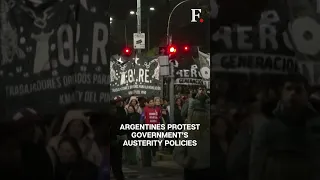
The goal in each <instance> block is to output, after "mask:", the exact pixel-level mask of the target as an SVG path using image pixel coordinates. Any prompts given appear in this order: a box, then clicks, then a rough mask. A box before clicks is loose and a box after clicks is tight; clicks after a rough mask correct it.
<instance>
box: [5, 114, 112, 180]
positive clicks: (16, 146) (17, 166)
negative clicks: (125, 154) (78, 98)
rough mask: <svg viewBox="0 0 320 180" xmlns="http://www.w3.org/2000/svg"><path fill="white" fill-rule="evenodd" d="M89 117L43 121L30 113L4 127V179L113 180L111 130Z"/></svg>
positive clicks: (14, 116) (63, 115)
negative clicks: (111, 176)
mask: <svg viewBox="0 0 320 180" xmlns="http://www.w3.org/2000/svg"><path fill="white" fill-rule="evenodd" d="M86 113H87V112H85V111H83V110H77V109H74V108H68V110H66V111H65V112H64V113H62V115H59V116H40V115H39V114H38V113H37V112H36V111H35V110H34V109H31V108H24V109H21V110H20V111H18V112H17V113H15V114H14V115H13V116H12V119H10V120H9V121H4V122H1V124H0V133H1V134H0V138H1V140H0V143H1V145H0V151H1V153H0V154H1V157H0V167H1V168H0V171H1V173H0V177H1V179H6V178H10V179H14V180H22V179H33V180H38V179H39V180H43V179H46V180H79V179H80V180H81V179H83V180H88V179H96V180H98V179H101V180H102V179H109V169H108V168H109V165H108V163H109V157H108V156H109V152H108V151H109V150H108V149H109V148H108V146H109V145H108V141H107V139H108V136H109V133H108V128H107V127H108V125H107V124H106V123H104V122H103V121H101V119H99V117H94V116H93V115H92V116H91V115H88V114H86ZM88 113H89V112H88ZM105 129H107V130H105Z"/></svg>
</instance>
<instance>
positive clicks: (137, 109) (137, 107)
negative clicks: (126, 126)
mask: <svg viewBox="0 0 320 180" xmlns="http://www.w3.org/2000/svg"><path fill="white" fill-rule="evenodd" d="M132 100H136V102H137V104H136V105H135V106H134V108H135V110H136V112H137V113H139V114H141V113H142V109H141V107H140V105H139V101H138V98H137V97H136V96H131V97H130V100H129V102H128V104H127V105H126V106H125V108H126V110H127V112H128V107H129V105H131V102H132Z"/></svg>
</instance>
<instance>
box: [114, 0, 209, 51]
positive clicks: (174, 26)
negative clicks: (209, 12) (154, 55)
mask: <svg viewBox="0 0 320 180" xmlns="http://www.w3.org/2000/svg"><path fill="white" fill-rule="evenodd" d="M181 1H182V0H142V2H141V6H142V10H141V12H142V13H141V14H142V32H144V33H147V18H150V49H152V48H156V47H158V46H159V45H164V42H165V40H166V37H165V36H166V27H167V20H168V16H169V13H170V11H171V10H172V8H173V7H174V6H175V5H176V4H178V3H179V2H181ZM150 7H154V8H155V11H153V12H150V11H149V8H150ZM201 7H205V8H208V7H209V0H190V1H189V2H186V3H184V4H183V5H181V6H179V7H178V8H177V9H176V10H175V11H174V13H173V15H172V19H171V25H170V31H171V33H172V34H173V42H174V43H186V44H190V45H191V46H200V48H201V50H202V51H204V52H209V45H210V41H209V39H210V25H209V24H210V23H209V17H204V19H205V21H204V23H190V18H191V10H190V9H191V8H201ZM130 11H136V0H111V4H110V16H111V17H113V23H112V24H111V41H112V43H113V44H112V47H113V49H112V52H113V54H119V52H121V49H122V48H123V47H124V46H125V36H124V34H125V33H124V32H125V31H124V25H125V23H127V37H128V44H129V46H130V45H131V46H132V39H133V33H134V32H136V31H137V25H136V21H137V20H136V19H137V18H136V16H135V15H133V16H132V15H130V14H129V12H130ZM146 38H147V34H146ZM146 45H147V39H146ZM144 52H146V50H145V51H144Z"/></svg>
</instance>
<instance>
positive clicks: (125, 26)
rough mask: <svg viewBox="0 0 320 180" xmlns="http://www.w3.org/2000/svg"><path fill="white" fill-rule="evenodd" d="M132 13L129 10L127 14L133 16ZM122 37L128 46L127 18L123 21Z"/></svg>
mask: <svg viewBox="0 0 320 180" xmlns="http://www.w3.org/2000/svg"><path fill="white" fill-rule="evenodd" d="M134 14H135V12H134V11H130V12H129V15H130V16H133V15H134ZM124 39H125V41H126V46H128V37H127V19H126V21H125V23H124Z"/></svg>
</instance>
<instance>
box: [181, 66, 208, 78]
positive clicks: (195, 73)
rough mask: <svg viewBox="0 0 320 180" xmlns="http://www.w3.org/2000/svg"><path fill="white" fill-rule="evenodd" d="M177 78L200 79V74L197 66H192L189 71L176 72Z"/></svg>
mask: <svg viewBox="0 0 320 180" xmlns="http://www.w3.org/2000/svg"><path fill="white" fill-rule="evenodd" d="M176 75H177V76H178V77H183V78H201V77H202V75H201V72H200V71H199V69H198V66H197V65H195V64H194V65H192V66H191V68H190V69H181V70H178V71H177V72H176Z"/></svg>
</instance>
